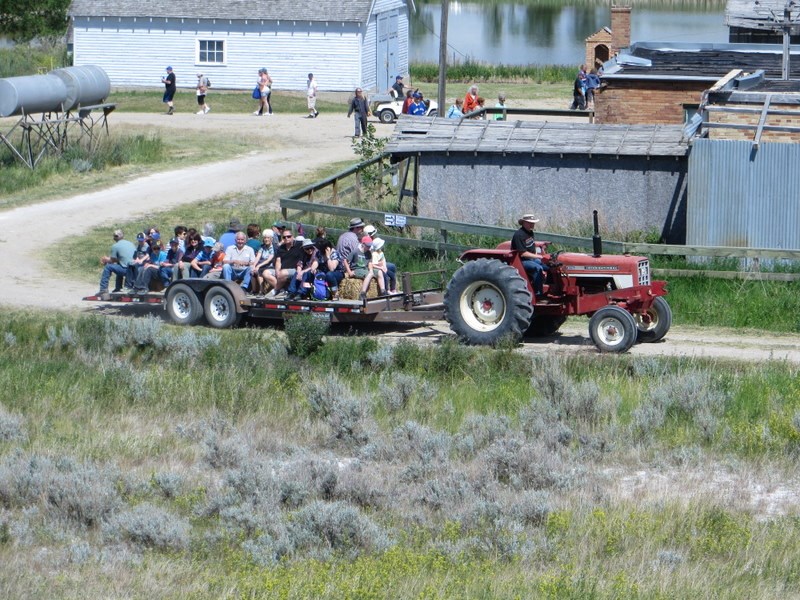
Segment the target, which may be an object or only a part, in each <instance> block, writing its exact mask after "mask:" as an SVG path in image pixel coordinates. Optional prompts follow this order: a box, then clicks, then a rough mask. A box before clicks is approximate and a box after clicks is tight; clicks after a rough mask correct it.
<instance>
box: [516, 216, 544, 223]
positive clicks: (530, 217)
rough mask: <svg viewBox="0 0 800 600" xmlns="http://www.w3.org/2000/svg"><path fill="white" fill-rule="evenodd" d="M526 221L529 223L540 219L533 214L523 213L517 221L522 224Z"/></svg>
mask: <svg viewBox="0 0 800 600" xmlns="http://www.w3.org/2000/svg"><path fill="white" fill-rule="evenodd" d="M523 221H526V222H528V223H538V222H539V219H537V218H536V217H534V216H533V215H522V216H521V217H520V218H519V220H518V221H517V223H518V224H520V225H522V222H523Z"/></svg>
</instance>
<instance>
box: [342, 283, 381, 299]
mask: <svg viewBox="0 0 800 600" xmlns="http://www.w3.org/2000/svg"><path fill="white" fill-rule="evenodd" d="M363 284H364V280H363V279H355V278H353V279H342V283H340V284H339V298H341V299H342V300H358V296H359V294H360V293H361V286H362V285H363ZM377 297H378V282H377V281H375V279H373V280H372V281H370V282H369V289H368V290H367V298H377Z"/></svg>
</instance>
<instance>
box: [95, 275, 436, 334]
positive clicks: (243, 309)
mask: <svg viewBox="0 0 800 600" xmlns="http://www.w3.org/2000/svg"><path fill="white" fill-rule="evenodd" d="M434 273H441V272H440V271H426V272H422V273H404V274H403V278H402V279H403V289H404V290H411V278H412V276H414V275H429V274H434ZM83 299H84V300H85V301H88V302H113V303H122V304H149V305H161V306H163V307H164V310H166V311H167V315H168V316H169V318H170V320H171V321H172V322H174V323H176V324H178V325H195V324H198V323H199V322H200V321H201V320H202V319H203V318H205V321H206V323H207V324H208V325H210V326H211V327H216V328H220V329H222V328H229V327H234V326H236V325H237V324H238V323H239V321H240V320H241V319H242V318H243V317H248V318H253V319H272V320H283V319H285V318H286V317H287V316H290V315H293V314H298V313H311V314H315V315H318V316H320V317H322V318H324V317H327V318H329V319H330V322H331V323H353V324H357V323H376V322H424V321H436V320H441V319H442V318H443V309H444V306H443V304H442V302H443V290H442V287H441V286H439V287H433V288H425V289H419V290H414V291H409V292H405V291H404V292H400V293H397V294H388V295H385V296H379V297H377V298H367V299H365V300H288V299H284V298H270V297H264V296H256V295H253V294H249V293H246V292H245V291H244V290H243V289H242V287H241V286H240V285H239V284H238V283H235V282H233V281H226V280H223V279H182V280H179V281H177V282H175V283H173V284H171V285H170V286H169V287H168V288H167V289H166V290H164V291H163V292H148V293H146V294H129V293H124V292H112V293H111V294H109V297H103V296H98V295H94V296H86V297H85V298H83Z"/></svg>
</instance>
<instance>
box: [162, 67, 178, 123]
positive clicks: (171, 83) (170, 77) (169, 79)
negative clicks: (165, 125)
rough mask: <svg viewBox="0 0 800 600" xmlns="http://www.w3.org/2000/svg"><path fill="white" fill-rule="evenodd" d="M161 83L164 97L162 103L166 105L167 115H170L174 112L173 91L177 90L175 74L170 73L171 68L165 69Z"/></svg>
mask: <svg viewBox="0 0 800 600" xmlns="http://www.w3.org/2000/svg"><path fill="white" fill-rule="evenodd" d="M161 83H163V84H164V97H163V98H162V102H165V103H166V105H167V114H168V115H171V114H173V113H174V112H175V104H174V103H173V101H172V100H173V98H174V97H175V90H177V85H176V79H175V73H173V72H172V67H167V76H166V77H162V78H161Z"/></svg>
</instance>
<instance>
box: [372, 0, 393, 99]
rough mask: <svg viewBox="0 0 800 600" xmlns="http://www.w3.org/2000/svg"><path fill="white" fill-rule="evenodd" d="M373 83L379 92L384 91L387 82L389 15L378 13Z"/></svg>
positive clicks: (387, 85) (388, 75)
mask: <svg viewBox="0 0 800 600" xmlns="http://www.w3.org/2000/svg"><path fill="white" fill-rule="evenodd" d="M376 59H377V65H376V69H375V85H376V86H377V88H378V91H379V92H383V91H385V90H386V89H387V88H388V87H389V84H388V83H387V82H388V81H389V77H391V75H390V74H389V73H390V71H389V16H388V15H386V14H382V15H378V48H377V52H376Z"/></svg>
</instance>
